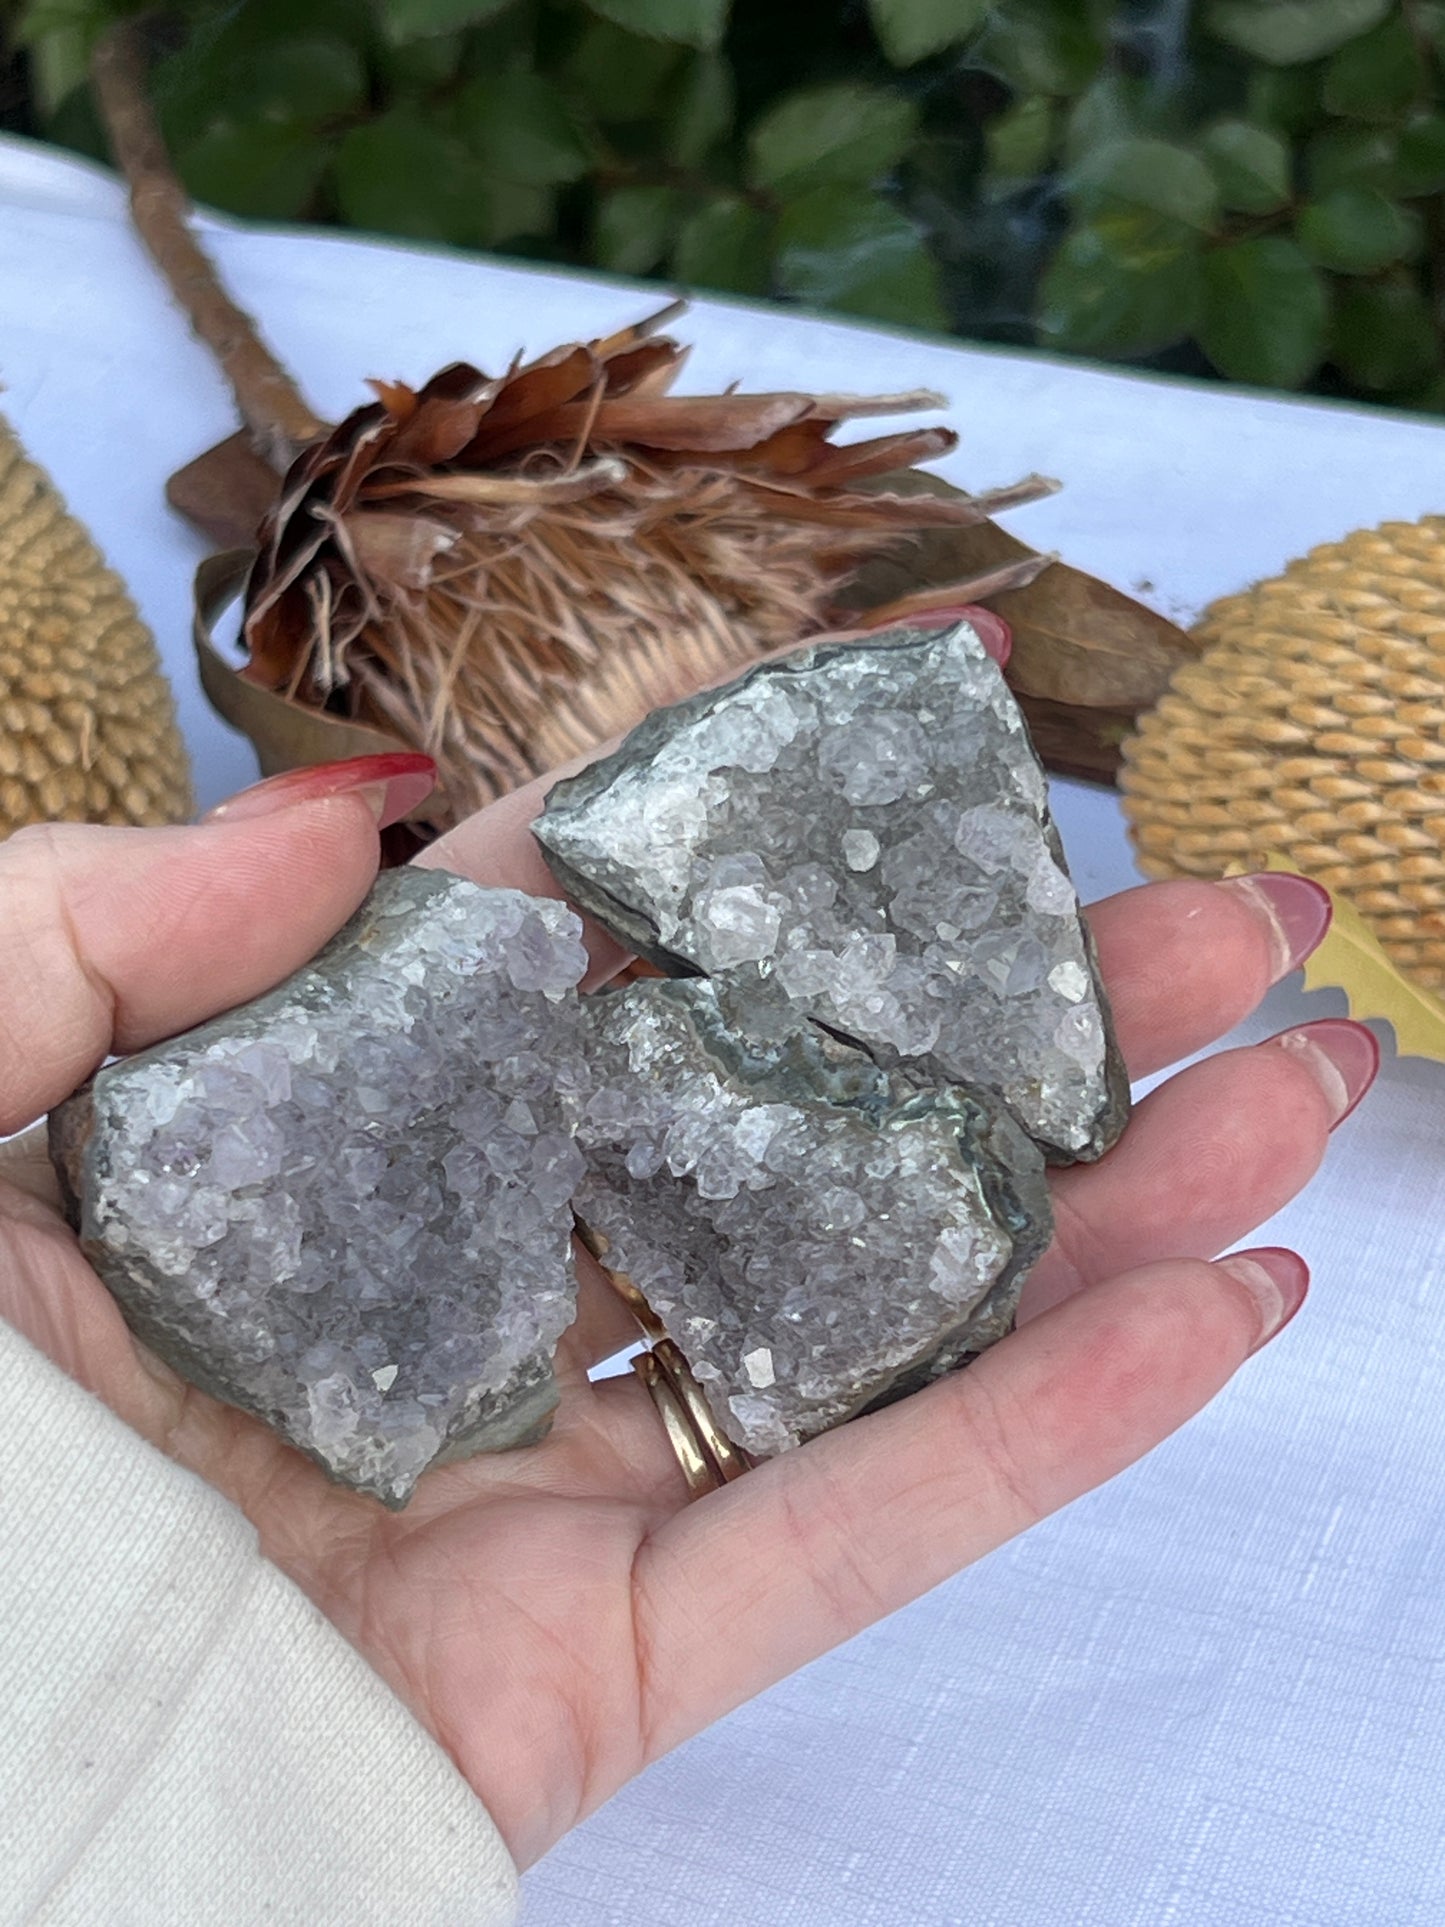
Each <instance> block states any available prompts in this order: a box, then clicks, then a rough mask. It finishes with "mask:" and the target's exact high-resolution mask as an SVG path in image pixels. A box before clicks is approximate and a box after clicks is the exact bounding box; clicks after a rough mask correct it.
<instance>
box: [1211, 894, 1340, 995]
mask: <svg viewBox="0 0 1445 1927" xmlns="http://www.w3.org/2000/svg"><path fill="white" fill-rule="evenodd" d="M1224 887H1225V889H1226V890H1234V891H1236V892H1237V893H1238V894H1239V895H1240V896H1242V897H1245V898H1246V899H1247V900H1248V901H1249V903H1250V904H1251V905H1252V906H1253V907H1254V909H1255V910H1256V912H1257V913H1258V914H1259V915H1260V916H1261V917H1263V918H1264V919H1265V921H1266V922H1267V923H1268V925H1269V931H1270V940H1271V943H1272V944H1273V947H1274V975H1273V976H1272V977H1271V979H1270V982H1271V983H1276V984H1277V983H1278V982H1279V980H1280V978H1281V977H1287V976H1288V975H1289V973H1290V972H1291V971H1292V970H1297V969H1298V968H1299V966H1300V965H1301V964H1302V963H1303V962H1304V960H1305V958H1306V957H1308V956H1309V955H1310V954H1311V953H1312V952H1313V951H1316V950H1318V949H1319V947H1320V945H1321V944H1322V943H1323V942H1324V939H1325V933H1326V931H1327V930H1328V929H1329V927H1330V919H1331V917H1333V915H1334V905H1333V904H1332V903H1331V902H1330V893H1329V891H1328V890H1326V889H1325V888H1324V886H1323V885H1322V884H1319V883H1315V882H1313V881H1311V879H1310V878H1309V877H1300V876H1296V875H1295V874H1294V872H1293V871H1291V870H1261V871H1260V872H1259V873H1258V874H1257V875H1254V876H1244V877H1229V878H1227V879H1226V881H1225V884H1224Z"/></svg>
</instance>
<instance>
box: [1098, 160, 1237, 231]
mask: <svg viewBox="0 0 1445 1927" xmlns="http://www.w3.org/2000/svg"><path fill="white" fill-rule="evenodd" d="M1067 186H1068V190H1069V193H1070V195H1071V197H1072V199H1073V200H1074V202H1075V204H1076V205H1077V206H1078V207H1079V208H1080V209H1082V210H1083V211H1084V212H1085V213H1099V212H1101V211H1105V210H1107V209H1109V208H1111V207H1115V208H1117V207H1124V208H1134V207H1142V208H1148V209H1150V210H1151V211H1152V212H1153V213H1155V214H1162V215H1164V216H1166V217H1167V218H1168V219H1169V220H1171V221H1177V222H1179V223H1180V225H1181V226H1183V227H1186V228H1197V229H1200V230H1201V231H1204V232H1207V231H1208V230H1209V229H1210V228H1212V227H1213V225H1214V220H1215V216H1216V215H1217V213H1218V211H1219V189H1218V188H1217V187H1216V185H1215V181H1214V176H1213V175H1212V174H1211V173H1210V171H1209V169H1208V167H1206V165H1205V164H1204V162H1203V161H1202V160H1201V159H1200V157H1199V156H1198V155H1197V154H1195V153H1193V152H1191V151H1190V149H1189V148H1187V147H1176V146H1175V145H1174V144H1173V143H1172V142H1170V141H1158V140H1117V141H1108V142H1106V143H1105V145H1104V146H1103V147H1100V148H1096V149H1095V151H1094V152H1093V153H1091V154H1088V155H1086V156H1085V157H1084V159H1083V160H1082V161H1081V162H1080V163H1079V165H1078V166H1077V167H1076V168H1075V169H1074V172H1073V174H1072V176H1071V177H1070V179H1069V181H1068V183H1067Z"/></svg>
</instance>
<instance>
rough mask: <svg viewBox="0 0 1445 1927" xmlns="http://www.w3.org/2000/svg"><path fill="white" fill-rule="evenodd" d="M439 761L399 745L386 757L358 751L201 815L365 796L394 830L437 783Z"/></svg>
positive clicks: (261, 812)
mask: <svg viewBox="0 0 1445 1927" xmlns="http://www.w3.org/2000/svg"><path fill="white" fill-rule="evenodd" d="M436 780H437V766H436V764H435V763H434V762H433V761H432V759H431V757H430V756H422V755H420V754H417V753H415V752H413V751H411V750H398V751H396V752H395V753H394V754H388V755H382V756H352V757H350V758H348V759H347V761H345V762H342V763H315V764H312V765H311V766H310V767H309V768H307V769H288V770H287V771H286V772H285V774H284V775H281V776H271V777H268V778H267V779H266V781H265V782H264V783H253V784H252V785H251V787H250V789H248V790H242V791H240V793H239V794H238V795H236V796H232V797H229V798H227V800H226V801H225V802H224V803H218V804H217V805H216V807H215V809H213V810H207V812H206V814H205V815H204V816H203V817H202V818H201V821H202V822H203V823H241V822H244V821H245V820H246V819H247V818H249V817H253V816H270V815H271V814H272V812H273V811H275V810H288V809H291V808H292V807H293V805H295V804H297V803H316V802H320V801H321V800H322V799H323V798H325V797H329V796H359V797H361V798H362V799H363V801H365V802H366V803H367V804H368V805H369V806H370V808H371V813H372V815H373V816H374V817H375V818H376V826H377V828H378V829H379V830H385V829H389V828H390V826H391V825H392V824H393V823H399V822H400V821H401V819H402V818H403V817H404V816H408V815H409V814H410V813H411V811H412V810H414V809H415V808H416V806H417V804H418V803H420V802H421V801H422V800H423V799H424V798H425V797H427V796H429V795H430V794H431V792H432V791H433V790H434V789H435V788H436Z"/></svg>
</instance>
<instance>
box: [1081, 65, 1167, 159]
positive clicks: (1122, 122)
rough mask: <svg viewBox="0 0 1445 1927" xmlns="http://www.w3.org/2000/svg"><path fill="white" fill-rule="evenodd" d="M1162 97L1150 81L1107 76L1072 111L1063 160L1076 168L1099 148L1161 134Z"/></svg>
mask: <svg viewBox="0 0 1445 1927" xmlns="http://www.w3.org/2000/svg"><path fill="white" fill-rule="evenodd" d="M1159 105H1160V97H1159V93H1158V90H1157V89H1156V88H1153V87H1151V86H1150V84H1149V83H1148V82H1147V81H1144V80H1137V79H1132V78H1129V77H1128V76H1125V75H1123V74H1105V75H1103V76H1102V77H1101V78H1100V79H1098V80H1096V81H1094V82H1093V83H1092V85H1090V86H1088V87H1086V88H1085V89H1084V91H1083V93H1081V94H1080V95H1079V97H1078V99H1077V100H1076V101H1075V102H1074V103H1073V105H1072V106H1071V107H1070V108H1069V117H1068V121H1067V123H1066V124H1065V129H1064V158H1065V160H1066V161H1068V163H1069V164H1070V166H1077V165H1078V164H1079V163H1080V162H1081V161H1084V160H1086V159H1087V157H1088V156H1089V155H1090V154H1091V153H1092V152H1093V151H1094V149H1095V148H1098V147H1106V146H1108V145H1109V144H1110V143H1111V142H1113V141H1118V140H1125V139H1127V138H1128V137H1129V136H1131V135H1134V134H1153V133H1157V132H1159V131H1160V130H1159V128H1158V127H1157V126H1156V124H1155V123H1156V121H1157V120H1158V118H1159Z"/></svg>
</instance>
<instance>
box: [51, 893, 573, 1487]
mask: <svg viewBox="0 0 1445 1927" xmlns="http://www.w3.org/2000/svg"><path fill="white" fill-rule="evenodd" d="M585 964H586V956H585V953H584V951H583V948H582V944H581V941H580V925H579V923H578V920H577V918H576V917H575V916H573V915H572V913H571V912H570V911H569V910H567V909H566V908H565V907H564V906H563V905H561V904H559V903H555V902H552V901H550V900H539V899H534V898H531V897H527V896H524V895H522V894H521V893H520V892H518V891H515V890H497V889H481V888H479V887H478V886H477V885H475V884H471V883H467V882H464V881H462V880H461V879H460V878H457V877H453V876H448V875H445V874H443V873H441V872H437V871H427V870H396V871H392V872H390V873H388V874H387V875H384V876H383V877H382V878H381V879H380V881H379V882H378V883H377V885H376V888H375V890H374V892H373V894H372V895H371V896H370V898H369V899H368V900H367V902H366V903H365V904H364V905H363V907H362V909H361V910H360V911H359V912H358V914H357V915H356V917H354V918H353V919H352V921H351V922H350V923H349V924H348V925H347V926H346V927H345V929H343V930H342V931H341V932H340V934H339V935H338V936H337V937H336V938H335V939H334V940H333V941H332V942H331V943H330V944H328V945H327V947H326V949H325V950H323V951H322V952H321V954H320V955H319V956H318V957H317V958H316V960H315V961H314V962H313V963H311V964H309V965H308V966H307V967H306V968H305V969H304V970H301V971H299V972H297V974H296V975H295V976H293V977H291V978H290V979H288V981H287V982H285V983H284V984H282V985H281V986H280V987H279V988H278V989H276V990H274V991H272V992H270V993H269V994H268V995H266V996H264V997H261V998H259V999H258V1000H257V1001H256V1002H254V1003H252V1004H250V1005H248V1006H246V1007H245V1008H243V1009H241V1010H237V1011H233V1012H231V1013H230V1014H229V1015H227V1016H225V1017H222V1018H219V1019H217V1020H216V1021H215V1022H213V1023H209V1024H205V1025H203V1026H201V1027H200V1028H199V1029H197V1030H193V1031H191V1032H189V1033H187V1034H186V1035H184V1036H182V1037H178V1038H176V1039H174V1040H172V1041H171V1042H169V1043H166V1044H161V1045H158V1046H157V1047H156V1048H154V1049H152V1050H147V1051H143V1052H141V1053H140V1054H139V1055H137V1056H135V1057H130V1058H126V1059H124V1060H122V1061H121V1062H118V1063H115V1064H112V1065H110V1066H108V1067H107V1068H105V1069H103V1070H101V1071H100V1072H99V1073H98V1074H97V1075H96V1077H95V1078H94V1080H93V1082H92V1083H91V1084H90V1085H89V1086H88V1087H87V1088H86V1089H85V1090H84V1091H82V1092H80V1093H78V1094H77V1095H76V1096H75V1097H74V1098H72V1099H70V1100H69V1101H68V1102H67V1103H66V1104H65V1105H64V1106H62V1107H61V1109H60V1110H59V1111H57V1112H56V1113H55V1115H54V1117H53V1118H52V1125H51V1129H52V1144H53V1148H54V1150H55V1154H56V1161H57V1164H58V1165H59V1167H60V1169H61V1172H62V1176H63V1179H64V1182H65V1186H66V1189H67V1192H68V1202H69V1203H70V1205H71V1209H72V1215H73V1217H74V1220H75V1223H76V1228H77V1230H78V1231H79V1233H80V1236H81V1240H82V1243H83V1246H84V1249H85V1251H86V1253H87V1255H88V1256H89V1258H90V1259H91V1261H92V1263H93V1264H94V1265H95V1267H96V1269H97V1270H98V1271H99V1273H100V1275H101V1277H102V1278H103V1279H104V1281H105V1283H106V1284H107V1285H108V1286H109V1288H110V1290H111V1291H112V1293H113V1294H114V1295H115V1297H116V1298H117V1299H118V1300H119V1302H120V1304H121V1307H122V1309H123V1310H124V1312H125V1314H126V1317H127V1319H128V1321H129V1322H130V1324H131V1325H132V1326H133V1327H134V1329H135V1330H136V1332H137V1333H138V1334H139V1335H140V1336H141V1337H142V1338H143V1339H144V1340H145V1341H146V1342H147V1343H148V1344H149V1345H150V1347H151V1348H152V1350H154V1351H155V1352H156V1353H158V1354H159V1355H160V1356H161V1357H162V1358H163V1359H165V1360H167V1361H168V1362H169V1363H170V1364H172V1365H173V1366H175V1368H176V1369H177V1370H178V1371H180V1372H181V1373H182V1375H183V1376H184V1377H186V1378H187V1379H189V1380H190V1381H191V1382H193V1383H194V1384H197V1385H199V1386H201V1387H203V1388H204V1389H205V1390H207V1391H210V1392H212V1393H214V1394H215V1395H216V1396H217V1397H219V1398H222V1399H225V1400H227V1401H229V1402H230V1403H231V1404H234V1405H238V1406H241V1407H243V1408H244V1409H245V1410H247V1411H250V1412H254V1413H256V1414H257V1415H258V1416H259V1417H261V1418H263V1419H265V1420H266V1421H267V1422H268V1423H270V1424H271V1425H272V1426H274V1427H275V1428H276V1430H278V1431H279V1432H280V1433H281V1434H282V1435H283V1436H284V1437H286V1438H288V1439H290V1440H291V1441H292V1442H293V1443H294V1444H295V1445H297V1446H299V1447H300V1448H301V1450H302V1451H304V1452H307V1453H309V1454H310V1455H311V1456H312V1457H313V1458H315V1459H317V1460H318V1461H319V1462H320V1463H321V1464H322V1465H323V1466H324V1467H325V1468H326V1470H327V1471H328V1472H330V1473H331V1474H332V1475H333V1476H334V1477H336V1478H338V1479H341V1480H343V1481H345V1482H346V1483H347V1484H350V1485H353V1486H357V1487H359V1488H360V1489H361V1490H363V1491H366V1492H371V1493H374V1494H375V1495H376V1496H377V1497H378V1498H380V1499H382V1500H384V1501H385V1502H386V1503H387V1504H389V1505H400V1504H402V1503H404V1502H405V1500H406V1499H407V1497H408V1496H409V1494H410V1492H411V1490H412V1487H413V1486H414V1485H415V1483H416V1480H417V1478H418V1477H419V1476H420V1474H421V1473H422V1472H423V1471H424V1470H425V1469H426V1468H427V1466H429V1465H431V1464H434V1463H435V1462H437V1461H438V1460H439V1459H443V1458H455V1457H461V1456H464V1455H467V1454H470V1453H473V1452H479V1451H487V1450H500V1449H502V1448H505V1447H508V1446H514V1445H519V1444H523V1443H525V1442H527V1441H528V1440H530V1439H532V1438H535V1437H537V1436H539V1435H540V1433H541V1432H542V1431H544V1430H545V1429H546V1426H547V1423H548V1419H549V1415H550V1413H551V1411H552V1408H553V1406H554V1405H555V1403H556V1389H555V1385H554V1381H553V1375H552V1354H553V1352H554V1350H555V1348H556V1343H557V1340H558V1338H559V1336H560V1335H561V1333H562V1331H563V1330H564V1329H565V1328H566V1326H567V1325H568V1324H570V1322H571V1320H572V1318H573V1316H574V1313H575V1298H576V1287H575V1280H574V1274H573V1266H572V1256H571V1230H572V1219H571V1214H570V1211H569V1209H568V1204H569V1200H570V1198H571V1195H572V1192H573V1190H574V1188H575V1186H576V1184H577V1181H578V1179H579V1178H580V1176H581V1174H582V1158H581V1153H580V1152H579V1150H578V1148H577V1145H576V1143H575V1142H574V1141H573V1139H572V1137H571V1136H570V1134H569V1133H568V1131H567V1130H566V1129H565V1127H564V1125H563V1122H562V1115H561V1105H562V1099H563V1095H564V1093H565V1087H566V1085H567V1082H568V1077H569V1066H571V1067H572V1070H571V1074H573V1075H581V1072H580V1071H578V1070H577V1058H576V1052H575V1048H574V1039H575V1033H576V1013H577V1000H576V997H575V994H574V986H575V985H576V983H577V981H578V979H579V978H580V977H581V975H582V973H583V970H584V968H585Z"/></svg>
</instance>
